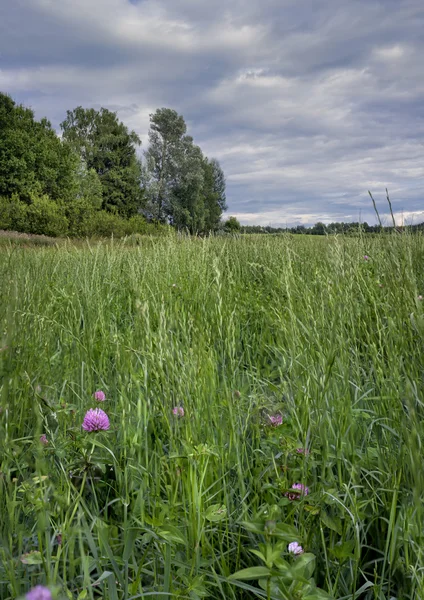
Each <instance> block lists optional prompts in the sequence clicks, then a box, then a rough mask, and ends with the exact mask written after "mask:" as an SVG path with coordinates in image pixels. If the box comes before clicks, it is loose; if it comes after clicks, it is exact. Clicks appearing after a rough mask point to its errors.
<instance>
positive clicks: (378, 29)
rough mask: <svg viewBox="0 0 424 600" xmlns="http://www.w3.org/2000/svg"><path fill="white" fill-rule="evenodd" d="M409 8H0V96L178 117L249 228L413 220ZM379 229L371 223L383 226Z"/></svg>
mask: <svg viewBox="0 0 424 600" xmlns="http://www.w3.org/2000/svg"><path fill="white" fill-rule="evenodd" d="M423 32H424V2H423V0H378V1H377V0H231V1H230V2H228V0H214V1H213V2H211V1H210V0H72V1H71V0H0V91H3V92H7V93H9V94H10V95H11V96H12V97H13V98H14V99H15V100H16V101H18V102H20V103H23V104H25V105H27V106H30V107H32V108H33V109H34V111H35V113H36V116H37V117H39V118H41V117H43V116H46V117H47V118H48V119H50V121H51V122H52V124H53V126H54V127H55V128H56V129H57V131H58V132H59V131H60V128H59V124H60V122H61V121H62V120H63V119H64V118H65V116H66V110H68V109H73V108H75V107H76V106H80V105H81V106H83V107H94V108H100V107H101V106H104V107H106V108H109V109H110V110H114V111H117V113H118V116H119V118H120V119H121V120H122V121H124V122H125V124H126V125H128V127H129V128H131V129H134V130H135V131H136V132H137V133H138V134H139V135H140V137H141V139H142V142H143V146H142V147H143V148H144V149H145V148H146V147H147V144H148V137H147V133H148V128H149V114H151V113H153V112H154V111H155V110H156V109H157V108H160V107H169V108H173V109H175V110H176V111H178V113H180V114H182V115H183V116H184V118H185V120H186V123H187V127H188V133H190V135H192V136H193V137H194V141H195V143H197V144H198V145H199V146H200V147H201V148H202V150H203V152H204V153H205V154H206V155H207V156H209V157H215V158H217V159H218V160H219V161H220V163H221V166H222V167H223V170H224V172H225V175H226V179H227V203H228V211H227V215H228V216H229V215H234V216H236V217H237V218H238V219H239V220H240V222H241V223H243V224H251V225H274V226H286V225H289V226H292V225H297V224H304V225H311V224H313V223H315V222H317V221H323V222H325V223H329V222H331V221H358V220H361V221H367V222H368V223H370V224H371V223H374V222H375V214H374V211H373V207H372V203H371V200H370V198H369V196H368V190H371V192H372V193H373V195H374V197H375V199H376V202H377V205H378V207H379V209H380V211H381V213H382V214H383V215H386V213H387V201H386V199H385V195H386V194H385V188H386V187H387V188H388V190H389V193H390V197H391V200H392V204H393V209H394V211H395V214H396V218H397V221H398V223H401V222H402V221H403V220H404V221H405V222H415V223H417V222H422V221H424V61H423V56H424V34H423ZM383 219H386V217H384V216H383Z"/></svg>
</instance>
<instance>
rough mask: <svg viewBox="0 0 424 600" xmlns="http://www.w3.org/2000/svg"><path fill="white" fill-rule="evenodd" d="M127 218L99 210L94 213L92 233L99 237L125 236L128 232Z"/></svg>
mask: <svg viewBox="0 0 424 600" xmlns="http://www.w3.org/2000/svg"><path fill="white" fill-rule="evenodd" d="M126 224H127V222H126V221H125V219H123V218H122V217H120V216H118V215H114V214H113V213H110V212H106V211H105V210H99V211H97V212H95V213H94V215H93V222H92V229H91V235H94V236H97V237H111V236H112V235H113V236H114V237H123V236H124V235H126V234H127V230H126Z"/></svg>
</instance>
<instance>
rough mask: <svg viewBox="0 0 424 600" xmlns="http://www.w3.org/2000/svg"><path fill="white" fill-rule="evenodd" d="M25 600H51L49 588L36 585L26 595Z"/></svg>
mask: <svg viewBox="0 0 424 600" xmlns="http://www.w3.org/2000/svg"><path fill="white" fill-rule="evenodd" d="M26 600H52V593H51V591H50V590H49V588H47V587H44V585H36V586H35V588H32V590H31V591H30V592H28V594H27V595H26Z"/></svg>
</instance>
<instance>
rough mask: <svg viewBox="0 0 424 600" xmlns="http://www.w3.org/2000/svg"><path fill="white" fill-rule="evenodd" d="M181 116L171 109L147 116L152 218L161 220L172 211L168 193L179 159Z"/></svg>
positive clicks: (179, 162)
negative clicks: (148, 118)
mask: <svg viewBox="0 0 424 600" xmlns="http://www.w3.org/2000/svg"><path fill="white" fill-rule="evenodd" d="M186 130H187V127H186V124H185V121H184V118H183V117H182V116H181V115H179V114H178V113H177V112H176V111H175V110H172V109H171V108H159V109H158V110H157V111H156V112H155V113H154V114H151V115H150V130H149V148H148V150H147V151H146V152H145V157H146V161H147V171H148V175H147V177H146V178H148V179H149V181H150V186H149V188H148V190H149V194H148V196H149V204H148V210H149V212H150V215H151V216H152V218H154V219H157V220H158V221H161V222H165V221H166V220H167V217H169V215H170V213H171V212H172V207H171V194H172V188H173V184H175V180H176V178H177V174H178V169H179V166H180V164H181V161H182V160H183V152H184V144H183V136H184V135H185V133H186Z"/></svg>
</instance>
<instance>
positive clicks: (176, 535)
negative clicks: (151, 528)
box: [157, 525, 187, 544]
mask: <svg viewBox="0 0 424 600" xmlns="http://www.w3.org/2000/svg"><path fill="white" fill-rule="evenodd" d="M157 534H158V535H159V536H160V537H162V538H163V539H164V540H166V541H167V542H174V543H176V544H186V543H187V541H186V539H185V537H184V536H183V534H182V533H181V531H180V530H179V529H178V528H177V527H175V526H174V525H164V526H163V527H160V528H159V529H158V530H157Z"/></svg>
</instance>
